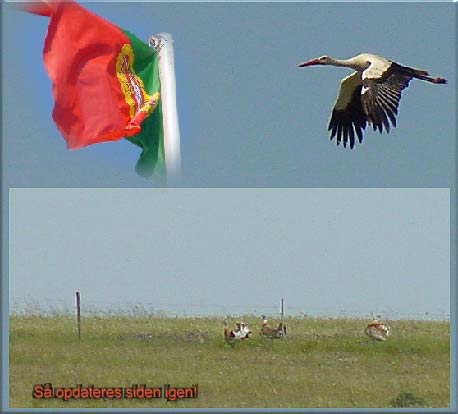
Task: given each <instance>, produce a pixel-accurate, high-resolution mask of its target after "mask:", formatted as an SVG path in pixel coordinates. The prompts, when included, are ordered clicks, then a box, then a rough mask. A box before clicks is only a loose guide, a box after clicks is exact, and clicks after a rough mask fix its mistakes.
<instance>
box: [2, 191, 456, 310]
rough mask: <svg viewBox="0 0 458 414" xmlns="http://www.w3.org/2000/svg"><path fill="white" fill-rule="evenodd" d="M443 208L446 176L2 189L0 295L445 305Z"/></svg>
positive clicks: (307, 305)
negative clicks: (258, 185)
mask: <svg viewBox="0 0 458 414" xmlns="http://www.w3.org/2000/svg"><path fill="white" fill-rule="evenodd" d="M449 217H450V213H449V191H448V190H446V189H14V190H11V191H10V243H9V249H10V252H9V253H10V269H9V271H10V298H11V299H12V303H13V304H14V301H15V300H17V299H18V298H19V301H18V302H17V303H16V304H15V305H23V306H24V305H26V304H27V302H28V305H32V307H33V305H34V304H36V303H37V302H39V303H41V305H42V306H43V305H45V306H48V307H53V308H55V309H62V308H63V307H67V308H68V309H70V310H71V309H72V307H73V300H74V294H75V291H81V295H82V298H83V304H84V306H83V309H85V310H88V309H90V308H94V307H96V308H98V309H106V310H108V309H119V308H121V307H124V308H126V307H128V306H132V305H138V306H140V307H141V306H145V307H148V308H153V309H156V310H162V311H164V312H167V313H171V314H180V315H196V314H197V315H199V314H200V315H202V314H223V315H224V314H234V315H237V314H244V313H250V314H256V313H258V314H260V313H268V314H270V315H274V316H277V315H278V311H279V300H280V297H284V298H285V303H286V312H287V314H290V315H291V314H295V315H298V314H300V313H305V314H309V315H319V314H320V315H330V316H336V315H339V314H342V315H347V316H360V317H367V318H369V317H370V316H371V315H372V313H374V314H375V315H377V314H381V315H382V316H384V317H385V318H387V317H388V318H408V317H414V318H425V317H426V318H445V317H446V316H447V315H449V313H450V302H449V297H450V289H449V283H450V271H449V266H450V244H449V232H450V218H449ZM15 298H16V299H15ZM24 299H26V300H25V301H24ZM427 313H428V314H429V315H427Z"/></svg>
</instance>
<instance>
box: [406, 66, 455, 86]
mask: <svg viewBox="0 0 458 414" xmlns="http://www.w3.org/2000/svg"><path fill="white" fill-rule="evenodd" d="M412 71H413V76H414V78H417V79H421V80H424V81H427V82H431V83H442V84H443V83H447V79H444V78H433V77H431V76H429V73H428V72H427V71H426V70H421V69H413V68H412Z"/></svg>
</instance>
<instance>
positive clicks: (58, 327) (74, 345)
mask: <svg viewBox="0 0 458 414" xmlns="http://www.w3.org/2000/svg"><path fill="white" fill-rule="evenodd" d="M241 319H243V320H244V321H245V322H247V323H249V324H250V326H251V327H252V328H254V329H253V330H254V331H255V332H254V334H253V336H252V337H251V338H250V339H249V340H246V341H243V342H239V343H237V344H236V345H235V346H233V347H232V346H230V345H228V344H226V343H225V342H224V341H223V339H222V336H221V331H222V320H221V319H218V318H189V319H185V318H178V319H177V318H167V317H144V316H142V317H121V316H105V317H95V316H92V317H86V318H84V319H83V320H82V337H81V339H80V340H79V339H78V337H77V334H76V327H75V321H74V318H70V317H64V316H51V317H38V316H12V317H11V318H10V401H9V404H10V407H14V408H24V407H36V408H44V407H51V408H76V407H96V408H126V407H134V408H158V407H167V408H174V407H177V408H197V407H218V408H219V407H221V408H246V407H253V408H255V407H272V408H273V407H281V408H288V407H305V408H306V407H313V408H315V407H320V408H330V407H339V408H344V407H358V408H369V407H379V408H381V407H387V408H391V407H393V404H394V402H396V401H398V402H399V401H400V402H399V404H407V405H408V404H409V401H413V402H414V403H415V406H417V407H418V406H419V405H418V404H420V405H421V406H422V407H449V405H450V397H449V393H450V384H449V373H450V368H449V366H450V335H449V331H450V324H449V322H437V321H393V322H391V323H390V325H391V327H392V330H393V333H392V336H391V337H390V338H389V339H388V341H387V342H372V341H370V340H368V338H367V337H366V336H365V335H364V327H365V325H366V323H367V321H364V320H353V319H342V320H336V319H329V320H328V319H314V318H289V319H286V321H285V322H286V324H287V327H288V338H287V339H286V340H267V339H263V338H262V337H261V336H260V335H259V334H258V333H257V332H256V331H257V329H258V327H259V326H260V324H259V318H255V317H249V316H247V317H244V318H241ZM234 321H235V320H234ZM146 334H150V335H151V336H148V335H146ZM48 382H50V383H52V384H53V386H54V387H59V386H62V387H74V386H75V385H76V384H82V385H83V386H85V387H86V386H88V385H91V384H94V385H95V386H98V387H130V386H131V385H132V384H146V385H147V386H149V387H153V386H156V387H161V386H163V385H164V384H171V386H191V385H193V384H198V385H199V396H198V398H197V399H183V400H178V401H173V402H172V401H167V400H165V399H152V400H127V399H107V400H96V399H90V400H69V401H65V402H63V401H62V400H60V399H47V400H43V399H33V398H32V389H33V386H34V385H35V384H42V383H48ZM405 395H408V396H409V395H411V396H414V397H415V398H414V399H412V398H411V399H410V400H409V399H408V398H407V399H406V398H405ZM397 398H398V399H397ZM412 404H413V403H412Z"/></svg>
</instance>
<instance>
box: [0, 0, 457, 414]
mask: <svg viewBox="0 0 458 414" xmlns="http://www.w3.org/2000/svg"><path fill="white" fill-rule="evenodd" d="M102 1H103V0H102ZM150 1H151V2H155V0H150ZM180 1H185V2H187V0H179V1H176V0H175V1H174V2H177V3H178V2H180ZM217 1H223V2H225V1H226V0H217ZM341 1H343V2H345V0H341ZM357 1H358V0H357ZM390 1H391V0H387V2H390ZM430 1H431V0H426V1H425V2H430ZM432 1H434V0H432ZM158 2H168V1H167V0H165V1H158ZM170 2H172V1H170ZM190 2H192V0H191V1H190ZM196 2H203V3H205V2H206V1H196ZM233 2H234V3H236V2H239V1H233ZM249 2H250V3H257V2H264V1H257V0H254V1H253V0H251V1H249ZM266 2H268V1H266ZM277 2H279V3H282V2H289V1H288V0H286V1H284V0H280V1H277ZM325 2H328V1H327V0H325ZM339 2H340V1H339ZM394 2H397V1H396V0H394ZM406 2H416V0H411V1H409V0H407V1H406ZM454 2H455V3H456V2H457V0H455V1H454ZM1 3H2V4H1V8H2V11H3V7H5V5H4V2H3V1H2V2H1ZM3 15H4V14H3V12H2V20H3ZM2 27H3V24H2ZM2 39H3V30H2ZM455 40H458V7H457V6H456V7H455ZM454 53H455V62H456V67H458V53H457V50H456V49H455V50H454ZM0 62H1V66H0V78H1V80H2V84H0V92H2V85H3V71H2V68H3V59H2V58H0ZM457 80H458V79H455V84H456V81H457ZM457 103H458V88H456V89H455V108H456V107H457ZM0 113H1V114H2V119H3V93H2V100H1V101H0ZM2 125H3V122H2ZM455 136H456V137H457V139H458V119H457V118H455ZM1 137H3V127H2V131H1ZM453 150H454V151H453V155H454V157H455V164H454V171H453V173H454V176H455V178H456V180H455V183H454V186H453V187H451V188H450V298H451V301H450V408H449V409H441V408H430V409H410V408H405V409H400V410H394V409H378V408H373V409H364V408H362V409H351V408H333V409H325V408H321V409H313V408H304V409H296V408H293V409H286V408H285V409H277V408H271V409H267V408H251V409H237V408H234V409H230V408H229V409H222V408H208V409H205V408H201V409H199V408H197V409H186V408H168V409H162V408H157V409H156V408H151V409H144V408H137V409H130V408H118V409H106V408H98V409H90V408H87V409H81V408H66V409H57V408H36V409H34V408H30V409H20V408H9V364H8V361H9V341H8V339H9V336H8V332H9V279H8V275H9V268H8V257H9V249H8V224H9V221H8V217H9V188H6V187H5V177H6V169H5V167H4V165H5V163H4V162H3V159H4V143H3V139H2V140H1V141H0V154H1V160H2V162H1V182H0V192H1V205H2V210H1V211H2V214H1V225H0V229H1V236H2V237H1V253H2V260H1V265H2V268H1V271H2V276H1V299H2V301H1V310H0V320H1V324H2V325H1V329H0V344H1V345H0V346H1V350H2V352H1V359H0V372H1V385H0V387H1V388H0V412H2V413H35V412H42V413H47V412H69V413H71V412H74V413H77V412H81V411H83V412H88V413H89V412H100V413H116V414H117V413H122V412H138V413H150V412H151V413H162V412H164V413H170V412H180V413H181V412H183V413H200V412H202V413H227V412H238V413H244V412H247V413H265V412H272V413H282V412H289V413H357V414H365V413H389V414H394V413H444V414H445V413H458V411H457V395H456V392H457V357H456V356H457V355H456V354H457V346H458V344H457V329H456V328H457V316H458V306H457V300H456V295H457V279H458V275H457V268H456V253H457V247H458V246H457V238H456V235H457V227H456V225H457V194H456V190H457V181H458V175H457V157H458V153H457V150H458V146H457V140H455V146H454V149H453ZM453 350H454V351H453Z"/></svg>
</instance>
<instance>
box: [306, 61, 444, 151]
mask: <svg viewBox="0 0 458 414" xmlns="http://www.w3.org/2000/svg"><path fill="white" fill-rule="evenodd" d="M312 65H330V66H344V67H347V68H351V69H353V70H355V72H353V73H352V74H351V75H349V76H347V77H345V78H343V79H342V81H341V82H340V89H339V94H338V96H337V100H336V102H335V104H334V108H333V110H332V115H331V119H330V121H329V125H328V131H331V136H330V139H333V138H334V137H337V145H339V144H340V142H341V141H342V139H343V145H344V147H346V146H347V143H348V141H350V148H353V147H354V145H355V135H357V137H358V141H359V142H360V143H361V142H362V140H363V131H362V130H363V129H365V128H366V122H367V123H369V124H372V127H373V128H374V131H375V130H377V129H378V130H379V132H380V133H382V131H383V127H385V130H386V132H390V122H389V121H391V124H392V125H393V127H395V126H396V115H397V113H398V106H399V100H400V99H401V93H402V90H403V89H405V88H407V86H408V85H409V82H410V80H411V79H412V78H417V79H421V80H424V81H428V82H431V83H447V81H446V80H445V79H443V78H432V77H430V76H429V74H428V72H427V71H425V70H421V69H414V68H410V67H408V66H402V65H400V64H398V63H395V62H392V61H390V60H388V59H385V58H383V57H380V56H377V55H373V54H371V53H362V54H360V55H358V56H355V57H353V58H350V59H334V58H332V57H329V56H320V57H319V58H316V59H312V60H309V61H308V62H304V63H301V64H300V65H298V66H299V67H300V68H304V67H307V66H312ZM388 118H389V120H388Z"/></svg>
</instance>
